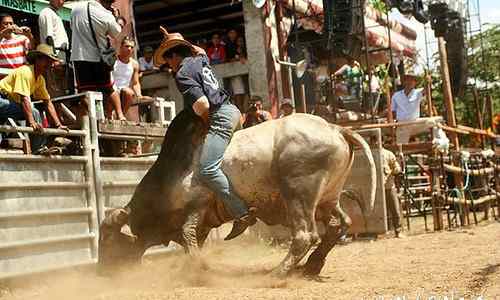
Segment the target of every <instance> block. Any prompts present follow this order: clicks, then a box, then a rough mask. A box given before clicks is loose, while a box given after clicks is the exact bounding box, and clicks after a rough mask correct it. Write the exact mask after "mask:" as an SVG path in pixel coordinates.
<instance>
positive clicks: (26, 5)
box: [0, 0, 71, 21]
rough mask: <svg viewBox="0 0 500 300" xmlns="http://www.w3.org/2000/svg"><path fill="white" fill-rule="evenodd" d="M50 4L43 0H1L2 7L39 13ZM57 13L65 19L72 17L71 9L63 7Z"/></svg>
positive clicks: (0, 5)
mask: <svg viewBox="0 0 500 300" xmlns="http://www.w3.org/2000/svg"><path fill="white" fill-rule="evenodd" d="M47 6H49V2H48V1H43V0H0V7H5V8H9V9H13V10H17V11H22V12H25V13H28V14H34V15H39V14H40V12H41V11H42V9H44V8H46V7H47ZM57 14H58V15H59V16H60V17H61V18H62V19H63V20H64V21H69V20H70V18H71V9H70V8H68V7H62V8H61V9H59V11H58V12H57Z"/></svg>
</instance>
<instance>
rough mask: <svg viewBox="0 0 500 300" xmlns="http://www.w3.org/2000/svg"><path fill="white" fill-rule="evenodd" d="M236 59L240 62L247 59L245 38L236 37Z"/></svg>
mask: <svg viewBox="0 0 500 300" xmlns="http://www.w3.org/2000/svg"><path fill="white" fill-rule="evenodd" d="M235 58H236V59H239V60H240V62H242V63H245V61H246V59H247V48H246V46H245V39H244V38H243V37H241V36H240V37H238V39H237V40H236V57H235Z"/></svg>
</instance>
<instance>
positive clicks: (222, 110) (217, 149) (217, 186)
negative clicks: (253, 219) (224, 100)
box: [198, 103, 248, 219]
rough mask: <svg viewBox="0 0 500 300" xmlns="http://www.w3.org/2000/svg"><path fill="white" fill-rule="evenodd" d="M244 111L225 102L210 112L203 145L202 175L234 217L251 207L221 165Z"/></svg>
mask: <svg viewBox="0 0 500 300" xmlns="http://www.w3.org/2000/svg"><path fill="white" fill-rule="evenodd" d="M240 116H241V113H240V111H239V110H238V108H237V107H236V106H234V105H233V104H229V103H228V104H222V105H221V106H220V107H219V108H218V109H217V110H215V111H213V112H210V114H209V117H208V118H209V122H210V127H209V129H208V134H207V136H206V138H205V141H204V143H203V146H202V148H201V156H200V164H199V170H198V172H199V174H198V175H199V178H200V180H201V181H202V182H203V183H204V184H205V185H207V186H208V187H209V188H210V189H212V190H213V191H214V192H215V193H216V194H217V196H218V197H219V198H220V199H221V200H222V201H223V202H224V205H225V206H226V207H227V208H228V209H229V212H230V213H231V214H232V215H233V217H234V218H236V219H237V218H240V217H242V216H244V215H246V214H247V213H248V208H247V206H246V204H245V202H243V201H242V200H241V199H240V198H239V197H238V196H237V195H235V193H234V191H233V189H232V187H231V183H230V182H229V180H228V178H227V176H226V175H225V174H224V172H222V170H221V165H222V160H223V158H224V152H225V151H226V148H227V146H228V145H229V142H230V141H231V137H232V136H233V132H234V130H235V129H236V127H237V126H238V124H239V122H240Z"/></svg>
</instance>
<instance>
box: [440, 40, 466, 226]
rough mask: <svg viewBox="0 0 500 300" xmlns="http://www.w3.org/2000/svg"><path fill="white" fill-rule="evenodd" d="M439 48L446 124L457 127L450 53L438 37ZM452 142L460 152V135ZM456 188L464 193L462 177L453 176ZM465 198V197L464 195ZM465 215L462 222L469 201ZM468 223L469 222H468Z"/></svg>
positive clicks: (454, 134) (452, 138) (451, 133)
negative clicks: (449, 66) (449, 61)
mask: <svg viewBox="0 0 500 300" xmlns="http://www.w3.org/2000/svg"><path fill="white" fill-rule="evenodd" d="M438 46H439V59H440V64H441V77H442V80H443V94H444V104H445V107H446V123H447V124H448V126H450V127H457V119H456V117H455V106H454V104H453V94H452V92H451V82H450V70H449V68H448V53H447V52H446V41H445V40H444V38H443V37H438ZM450 140H451V142H452V144H453V146H455V151H457V152H458V151H460V143H459V141H458V135H457V134H456V133H454V132H450ZM453 178H454V181H455V186H456V187H457V188H458V189H459V190H460V191H462V188H463V178H462V177H461V176H460V175H456V174H454V175H453ZM462 196H463V195H462ZM464 203H465V205H464V213H465V216H466V218H462V220H468V216H469V207H468V206H467V201H465V202H464ZM467 223H468V222H467Z"/></svg>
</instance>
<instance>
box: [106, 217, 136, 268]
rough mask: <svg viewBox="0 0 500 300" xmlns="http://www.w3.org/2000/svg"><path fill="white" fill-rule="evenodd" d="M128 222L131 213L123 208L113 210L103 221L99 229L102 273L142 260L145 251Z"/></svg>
mask: <svg viewBox="0 0 500 300" xmlns="http://www.w3.org/2000/svg"><path fill="white" fill-rule="evenodd" d="M128 221H129V211H127V210H126V209H122V208H118V209H113V210H111V211H110V212H109V213H108V214H107V216H106V218H104V220H103V221H102V223H101V226H100V227H99V269H100V271H108V270H109V269H110V267H118V266H120V265H123V264H124V263H130V262H138V261H139V260H140V258H141V256H142V253H143V250H142V247H141V246H140V243H139V242H138V237H137V236H136V235H134V234H133V233H132V231H131V230H130V226H129V225H128Z"/></svg>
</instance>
